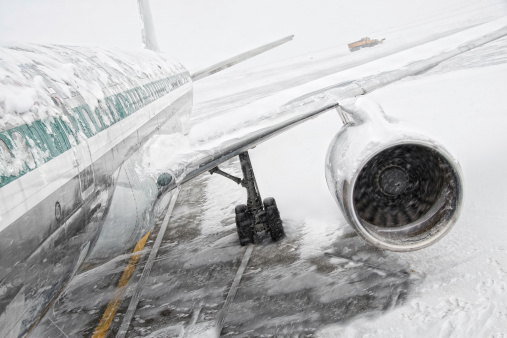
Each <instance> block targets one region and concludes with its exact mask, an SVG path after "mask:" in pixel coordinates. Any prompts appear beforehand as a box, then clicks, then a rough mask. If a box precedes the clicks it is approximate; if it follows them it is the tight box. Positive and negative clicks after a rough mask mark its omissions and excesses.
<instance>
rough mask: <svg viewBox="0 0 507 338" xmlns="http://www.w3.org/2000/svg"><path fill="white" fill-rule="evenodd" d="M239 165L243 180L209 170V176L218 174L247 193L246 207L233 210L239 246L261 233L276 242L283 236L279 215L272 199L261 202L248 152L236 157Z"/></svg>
mask: <svg viewBox="0 0 507 338" xmlns="http://www.w3.org/2000/svg"><path fill="white" fill-rule="evenodd" d="M238 157H239V161H240V164H241V171H242V172H243V178H242V179H241V178H239V177H236V176H233V175H230V174H228V173H226V172H224V171H222V170H220V168H218V167H215V168H213V169H211V170H210V171H209V172H210V174H219V175H221V176H224V177H225V178H228V179H230V180H232V181H234V182H236V183H237V184H241V186H243V187H244V188H245V189H246V192H247V202H246V205H244V204H240V205H237V206H236V208H235V213H236V226H237V230H238V235H239V239H240V243H241V245H246V244H248V243H253V242H254V241H255V240H254V235H255V234H256V233H258V232H261V231H266V232H269V233H270V234H271V238H272V239H273V240H274V241H277V240H278V239H280V238H281V237H282V236H283V235H284V231H283V226H282V221H281V219H280V213H279V211H278V207H277V206H276V202H275V200H274V198H271V197H270V198H266V199H265V200H264V203H263V202H262V198H261V194H260V192H259V187H258V185H257V180H256V179H255V174H254V170H253V167H252V162H251V161H250V156H249V155H248V151H245V152H242V153H240V154H239V155H238Z"/></svg>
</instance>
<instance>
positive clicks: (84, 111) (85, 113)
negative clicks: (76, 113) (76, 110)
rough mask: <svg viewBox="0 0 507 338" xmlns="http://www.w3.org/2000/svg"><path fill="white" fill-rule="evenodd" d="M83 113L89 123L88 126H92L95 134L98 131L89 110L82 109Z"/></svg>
mask: <svg viewBox="0 0 507 338" xmlns="http://www.w3.org/2000/svg"><path fill="white" fill-rule="evenodd" d="M81 113H82V114H83V116H84V118H85V120H86V122H87V123H88V126H89V127H90V131H91V134H92V135H94V134H96V133H97V131H96V130H95V124H94V123H93V121H92V119H91V117H90V115H89V114H88V111H87V110H86V109H84V108H82V109H81Z"/></svg>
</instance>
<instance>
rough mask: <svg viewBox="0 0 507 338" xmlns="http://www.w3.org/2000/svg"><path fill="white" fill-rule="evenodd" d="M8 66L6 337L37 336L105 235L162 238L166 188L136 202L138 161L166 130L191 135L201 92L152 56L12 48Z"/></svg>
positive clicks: (2, 91) (3, 155)
mask: <svg viewBox="0 0 507 338" xmlns="http://www.w3.org/2000/svg"><path fill="white" fill-rule="evenodd" d="M0 60H1V63H0V290H1V291H0V292H1V293H0V297H1V298H0V323H1V325H0V337H3V336H6V335H14V336H16V335H23V334H25V333H27V332H28V330H30V328H31V326H32V325H33V324H34V323H35V322H36V321H37V319H38V318H39V316H40V315H41V314H42V313H43V312H44V310H45V309H46V308H47V306H48V305H50V304H51V302H52V300H53V299H54V298H55V297H56V296H57V295H58V294H59V292H60V291H61V290H62V288H63V287H64V286H65V284H66V282H67V281H68V279H69V278H70V277H71V276H72V275H73V274H75V272H76V271H77V269H78V267H79V265H80V264H81V263H82V262H83V261H84V259H85V258H86V256H87V255H88V254H89V253H90V252H91V249H92V248H93V246H94V244H95V243H96V241H97V238H98V236H99V234H100V230H101V229H102V227H103V226H104V224H105V223H107V222H109V224H113V225H115V226H118V227H119V229H118V231H119V232H121V231H122V228H123V227H126V228H128V229H130V230H129V231H131V232H132V233H135V229H136V228H137V227H140V228H143V229H146V228H149V227H150V226H152V219H153V217H150V213H151V212H152V209H153V206H154V203H155V202H156V200H157V198H158V197H159V194H157V186H156V184H155V183H154V182H155V181H156V178H152V179H151V183H149V184H146V183H143V184H144V186H148V187H150V189H149V191H148V192H147V193H144V194H142V196H140V195H139V194H137V195H136V192H135V190H136V188H138V187H139V185H140V184H141V183H140V180H139V179H138V178H137V177H134V176H135V174H136V171H135V170H139V168H136V169H135V170H134V169H132V168H133V164H132V163H129V161H131V159H132V158H133V157H135V156H134V155H135V154H136V153H137V152H138V150H139V149H140V147H141V146H142V145H143V144H144V143H146V141H147V140H148V139H149V138H150V137H151V136H152V135H154V134H155V133H156V132H157V131H158V130H159V129H160V128H161V127H162V126H164V129H166V130H170V131H174V132H180V131H181V130H182V127H183V126H184V125H185V124H186V122H187V120H188V118H189V115H190V113H191V109H192V100H193V91H192V80H191V77H190V75H189V73H188V71H187V70H186V69H185V68H184V67H183V66H181V65H180V64H178V63H176V62H174V61H172V60H171V59H169V58H167V57H165V56H164V55H163V54H159V53H155V52H152V51H137V52H123V51H118V50H106V49H102V48H84V47H66V46H46V45H44V46H42V45H29V44H22V45H5V46H2V47H1V48H0ZM122 177H123V178H122ZM126 185H127V187H125V186H126ZM125 188H126V189H125ZM141 197H142V198H141ZM115 201H116V202H115ZM118 201H120V203H119V202H118ZM129 203H130V204H129ZM126 206H131V208H128V210H125V211H122V210H115V209H117V208H119V207H123V208H125V207H126ZM120 214H121V215H122V217H121V218H118V217H114V216H115V215H120ZM113 218H117V219H119V220H121V222H116V223H114V222H112V221H111V219H113ZM109 226H110V225H109ZM125 238H128V236H125ZM129 244H130V243H129V242H127V243H124V245H125V249H128V248H127V246H128V245H129Z"/></svg>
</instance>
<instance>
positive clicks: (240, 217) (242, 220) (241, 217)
mask: <svg viewBox="0 0 507 338" xmlns="http://www.w3.org/2000/svg"><path fill="white" fill-rule="evenodd" d="M234 211H235V213H236V229H237V230H238V237H239V244H241V246H245V245H247V244H249V243H253V242H254V232H253V219H252V216H251V215H250V213H249V212H248V210H247V207H246V205H244V204H239V205H237V206H236V208H235V210H234Z"/></svg>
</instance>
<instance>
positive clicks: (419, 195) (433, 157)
mask: <svg viewBox="0 0 507 338" xmlns="http://www.w3.org/2000/svg"><path fill="white" fill-rule="evenodd" d="M341 109H342V111H344V112H345V113H346V114H348V115H349V116H350V117H352V119H353V122H352V123H348V124H347V125H346V126H345V127H344V128H342V129H341V130H340V132H339V133H338V134H337V135H336V136H335V137H334V138H333V140H332V142H331V144H330V146H329V149H328V153H327V161H326V180H327V184H328V187H329V190H330V191H331V194H332V195H333V196H334V198H335V200H336V202H337V203H338V205H339V206H340V208H341V209H342V211H343V214H344V216H345V218H346V219H347V221H348V222H349V224H351V225H352V227H353V228H354V230H355V231H356V232H357V233H358V234H359V235H361V236H362V237H363V238H364V239H365V240H367V241H368V242H370V243H371V244H373V245H375V246H377V247H379V248H382V249H387V250H392V251H413V250H418V249H422V248H425V247H427V246H429V245H431V244H433V243H435V242H436V241H438V240H439V239H441V238H442V237H443V236H444V235H446V234H447V233H448V232H449V230H450V229H451V228H452V226H453V225H454V224H455V222H456V220H457V218H458V216H459V213H460V208H461V204H462V201H463V184H462V174H461V169H460V166H459V163H458V162H457V160H456V159H455V158H454V157H453V156H452V155H451V154H450V153H449V152H448V151H447V150H446V149H445V148H444V147H443V146H441V145H440V144H438V143H437V142H435V141H434V140H432V139H431V138H429V137H428V136H426V135H424V134H422V133H420V132H418V131H416V130H415V129H414V128H413V127H411V126H409V125H407V124H405V123H403V122H399V121H395V120H393V119H390V118H388V117H387V116H386V115H385V113H384V112H383V110H382V108H381V107H380V106H379V105H378V104H376V103H375V102H373V101H371V100H369V99H366V98H359V99H357V100H356V101H350V102H346V103H345V104H344V105H341Z"/></svg>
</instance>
